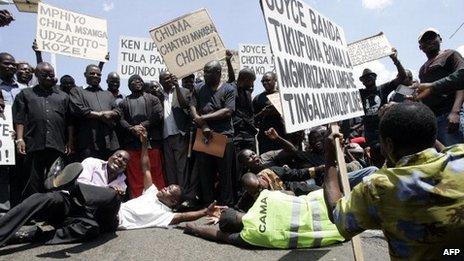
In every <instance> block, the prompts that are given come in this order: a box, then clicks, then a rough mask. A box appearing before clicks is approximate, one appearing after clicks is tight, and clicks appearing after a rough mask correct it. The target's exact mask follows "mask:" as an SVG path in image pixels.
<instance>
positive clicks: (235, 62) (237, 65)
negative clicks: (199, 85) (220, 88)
mask: <svg viewBox="0 0 464 261" xmlns="http://www.w3.org/2000/svg"><path fill="white" fill-rule="evenodd" d="M230 51H231V52H232V58H231V59H230V63H231V64H232V68H233V69H234V74H235V79H236V80H237V77H238V71H239V70H240V63H239V57H238V51H237V50H230ZM219 63H220V64H221V67H222V69H221V83H220V85H222V84H223V83H225V82H227V80H229V69H228V68H227V62H226V59H225V58H224V59H222V60H220V61H219ZM195 77H196V78H201V79H203V69H202V70H199V71H198V72H196V73H195Z"/></svg>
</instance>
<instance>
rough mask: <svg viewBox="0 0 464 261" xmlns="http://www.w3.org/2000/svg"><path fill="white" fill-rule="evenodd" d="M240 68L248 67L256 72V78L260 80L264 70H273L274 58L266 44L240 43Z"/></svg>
mask: <svg viewBox="0 0 464 261" xmlns="http://www.w3.org/2000/svg"><path fill="white" fill-rule="evenodd" d="M238 51H239V57H240V70H241V69H244V68H250V69H251V70H253V71H254V72H255V74H256V80H261V78H262V77H263V75H264V74H265V73H266V72H269V71H272V72H273V71H274V70H275V67H274V58H273V57H272V53H271V48H270V47H269V45H267V44H240V45H239V48H238Z"/></svg>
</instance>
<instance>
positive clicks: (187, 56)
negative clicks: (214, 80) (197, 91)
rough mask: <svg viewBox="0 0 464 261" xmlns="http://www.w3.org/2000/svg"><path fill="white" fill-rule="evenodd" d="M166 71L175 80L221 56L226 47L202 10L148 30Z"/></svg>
mask: <svg viewBox="0 0 464 261" xmlns="http://www.w3.org/2000/svg"><path fill="white" fill-rule="evenodd" d="M150 35H151V37H152V38H153V41H155V44H156V46H157V47H158V50H159V52H160V54H161V55H162V56H163V59H164V63H165V64H166V66H167V68H168V70H169V72H171V73H172V74H174V75H176V76H177V77H178V78H179V79H181V78H182V77H185V76H187V75H189V74H192V73H194V72H197V71H199V70H201V69H203V67H204V65H205V64H206V63H208V62H210V61H213V60H221V59H222V58H224V57H225V52H226V48H225V47H224V43H223V42H222V40H221V37H220V36H219V34H218V32H217V29H216V26H215V25H214V23H213V21H212V20H211V17H210V16H209V14H208V11H206V9H204V8H203V9H200V10H198V11H196V12H193V13H190V14H186V15H184V16H181V17H178V18H176V19H174V20H172V21H170V22H168V23H166V24H163V25H161V26H159V27H157V28H154V29H152V30H150Z"/></svg>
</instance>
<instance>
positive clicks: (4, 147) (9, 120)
mask: <svg viewBox="0 0 464 261" xmlns="http://www.w3.org/2000/svg"><path fill="white" fill-rule="evenodd" d="M13 130H14V129H13V115H12V113H11V105H10V104H5V109H4V110H3V114H0V165H2V166H3V165H15V143H14V140H13V138H12V137H11V133H12V132H13Z"/></svg>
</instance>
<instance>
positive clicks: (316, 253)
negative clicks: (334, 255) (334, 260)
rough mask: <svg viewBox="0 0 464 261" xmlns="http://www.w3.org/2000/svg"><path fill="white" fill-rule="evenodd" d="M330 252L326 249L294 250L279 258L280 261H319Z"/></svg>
mask: <svg viewBox="0 0 464 261" xmlns="http://www.w3.org/2000/svg"><path fill="white" fill-rule="evenodd" d="M329 252H330V250H327V249H294V250H291V251H290V252H288V253H287V254H286V255H285V256H283V257H281V258H280V259H279V260H280V261H287V260H288V261H295V260H319V259H321V258H322V257H323V256H325V255H326V254H327V253H329Z"/></svg>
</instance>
